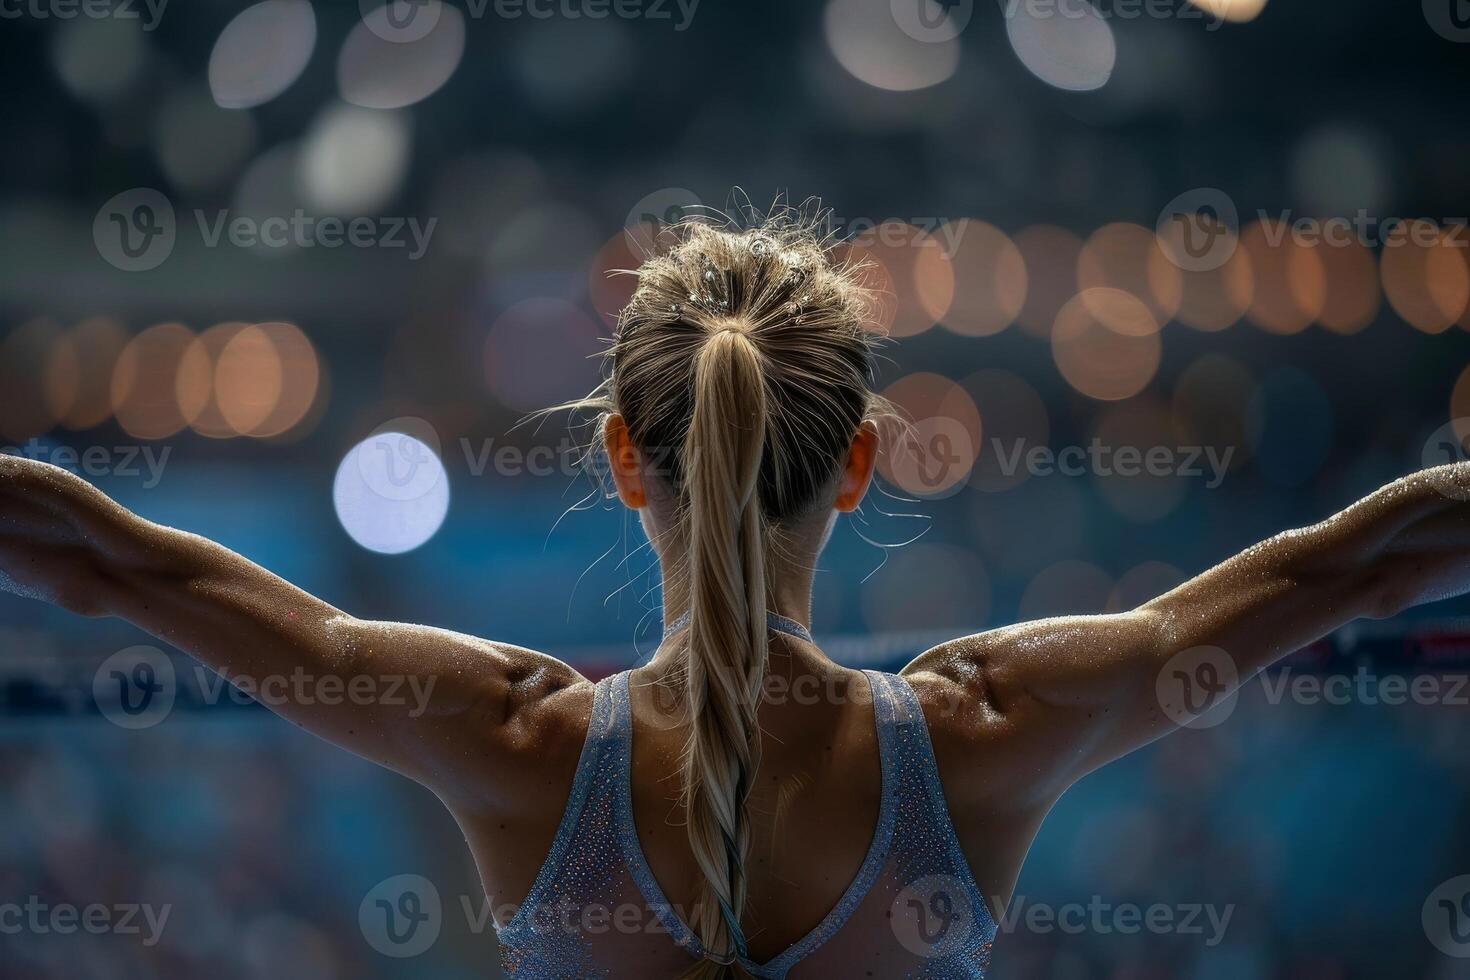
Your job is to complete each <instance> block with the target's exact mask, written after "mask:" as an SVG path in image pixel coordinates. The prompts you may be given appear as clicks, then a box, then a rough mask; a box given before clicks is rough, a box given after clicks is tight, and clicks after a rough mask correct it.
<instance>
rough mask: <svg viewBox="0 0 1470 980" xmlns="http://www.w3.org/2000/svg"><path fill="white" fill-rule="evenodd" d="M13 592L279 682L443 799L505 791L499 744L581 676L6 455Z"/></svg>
mask: <svg viewBox="0 0 1470 980" xmlns="http://www.w3.org/2000/svg"><path fill="white" fill-rule="evenodd" d="M0 587H5V588H8V589H10V590H11V591H16V592H19V593H21V594H23V595H29V596H32V597H34V598H38V599H42V600H45V601H49V602H52V603H55V604H57V605H60V606H62V607H64V608H66V609H69V610H72V611H73V612H77V613H80V614H82V615H88V616H104V615H106V616H118V617H121V618H123V619H126V620H128V621H129V622H132V623H134V624H135V625H137V626H139V627H140V628H142V629H144V630H146V631H147V632H149V633H151V634H153V635H154V636H156V637H158V638H159V639H160V640H163V641H165V642H167V643H170V644H172V645H174V646H176V647H178V648H180V649H181V650H184V651H185V652H187V653H189V654H191V655H192V656H194V657H196V658H197V659H199V660H200V661H202V662H203V663H205V664H207V665H208V666H210V667H212V668H214V669H215V670H216V671H219V672H220V673H222V674H223V675H224V676H225V677H226V678H236V677H240V676H242V675H243V676H244V677H246V678H249V679H250V680H251V681H253V682H255V683H257V684H260V683H263V682H268V683H271V684H273V685H274V690H275V691H276V692H278V696H273V697H270V698H269V699H264V700H266V703H267V705H268V706H269V707H270V708H271V709H272V710H274V711H275V712H276V713H278V714H280V715H282V716H283V717H285V718H287V719H289V720H291V721H293V722H295V723H297V724H298V725H300V726H301V727H303V728H306V729H307V730H309V731H311V732H313V733H315V734H316V735H319V736H321V737H322V738H325V739H327V740H329V741H331V742H334V743H336V744H337V745H340V746H342V747H344V748H346V749H348V750H350V751H352V752H355V753H357V754H358V755H361V756H364V757H365V758H368V759H370V760H372V761H374V762H378V763H381V764H383V765H386V766H388V767H390V768H392V769H395V770H397V771H399V772H401V773H403V774H405V775H407V776H410V777H412V778H414V779H417V780H419V781H420V782H424V783H426V784H428V785H430V786H431V787H432V788H434V789H435V790H436V791H437V792H440V794H441V795H445V794H446V793H448V794H450V795H456V794H474V793H480V792H494V791H495V783H496V780H495V779H494V778H493V777H494V776H495V774H496V768H495V763H496V750H497V749H499V748H503V747H505V746H513V745H515V744H517V743H518V742H523V741H525V740H526V739H527V738H528V736H530V735H531V734H533V733H531V732H528V731H526V730H525V729H526V727H527V726H529V725H532V724H535V723H537V719H535V718H533V717H531V716H532V715H534V714H535V712H534V711H531V710H527V709H528V706H534V705H537V704H539V703H540V702H541V701H542V699H543V698H545V697H546V696H547V695H549V694H552V693H554V692H556V691H558V690H560V689H562V688H566V687H570V686H572V685H574V684H576V683H577V682H579V681H580V680H581V678H580V677H579V676H578V675H577V674H576V672H575V671H573V670H572V669H571V668H569V667H567V666H566V665H565V664H562V663H560V662H559V661H556V660H554V659H552V658H550V657H546V656H542V655H540V654H536V653H533V652H531V651H529V650H522V649H520V648H517V647H512V646H506V645H503V644H497V643H490V642H487V641H485V640H480V639H476V638H474V637H470V636H465V635H462V634H458V633H452V632H448V631H446V630H439V629H432V628H429V627H425V626H413V625H408V624H402V623H381V622H366V621H363V620H359V619H356V618H354V617H352V616H349V615H347V614H346V613H343V612H341V611H340V610H338V609H335V608H333V607H332V606H330V605H328V604H327V603H325V602H323V601H321V600H320V599H317V598H316V597H315V596H312V595H310V594H308V593H306V592H304V591H302V590H301V589H298V588H296V587H295V586H293V585H292V584H291V583H289V582H287V581H285V580H284V579H281V578H279V577H277V576H276V575H273V574H271V573H270V572H268V571H266V570H265V569H263V568H261V567H260V566H258V565H256V564H254V563H253V562H250V561H248V560H246V559H245V558H243V557H241V556H240V555H238V554H236V553H234V552H232V551H230V550H229V549H227V548H224V547H222V546H220V545H218V544H215V543H214V542H212V541H209V540H207V539H205V538H202V537H199V536H198V535H195V534H189V533H187V532H184V531H178V530H174V529H173V528H168V527H163V526H161V525H158V524H154V523H152V522H150V521H147V520H144V519H143V518H141V517H139V516H137V515H136V514H133V513H131V512H130V511H128V510H127V509H125V508H123V507H122V506H120V505H118V504H117V503H115V502H114V501H112V500H111V499H109V498H108V497H107V496H106V495H104V494H103V493H101V492H100V491H99V490H97V489H96V488H95V487H93V486H91V485H90V484H88V483H86V482H85V481H83V480H81V479H79V478H77V477H75V476H73V475H72V474H70V473H67V472H66V471H64V470H61V469H58V468H57V467H54V466H49V465H47V464H45V463H37V462H33V461H30V460H24V459H17V458H15V457H10V456H3V455H0ZM354 685H355V686H354ZM390 689H391V690H390ZM303 691H305V692H307V694H306V696H302V695H301V692H303ZM353 692H356V693H353ZM470 775H473V776H474V777H475V778H474V779H467V778H465V777H467V776H470ZM487 775H488V776H490V777H492V778H491V779H488V780H487V779H486V778H485V777H486V776H487ZM461 802H465V803H476V802H485V801H481V800H468V799H465V800H461Z"/></svg>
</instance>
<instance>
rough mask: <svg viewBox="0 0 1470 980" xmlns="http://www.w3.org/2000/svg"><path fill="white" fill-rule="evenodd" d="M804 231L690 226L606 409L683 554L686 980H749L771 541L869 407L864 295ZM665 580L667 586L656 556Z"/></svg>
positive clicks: (638, 325)
mask: <svg viewBox="0 0 1470 980" xmlns="http://www.w3.org/2000/svg"><path fill="white" fill-rule="evenodd" d="M813 226H814V222H813V221H812V220H810V219H806V220H803V219H800V218H792V217H787V216H783V215H778V216H776V217H774V218H767V219H765V220H764V221H763V222H762V223H761V225H760V226H759V227H756V228H753V229H748V230H740V229H735V228H717V227H714V226H712V225H710V224H708V223H703V222H691V223H686V224H683V225H680V226H676V227H675V228H674V229H673V230H672V232H671V237H672V246H671V247H669V248H667V249H666V250H665V251H664V252H663V253H662V254H659V255H655V256H654V257H651V258H649V259H648V260H647V261H646V262H645V263H644V264H643V266H642V267H641V268H639V269H638V270H637V273H636V274H637V276H638V286H637V289H636V291H635V292H634V294H633V297H632V299H631V301H630V302H629V303H628V305H627V306H626V307H625V308H624V309H623V311H622V313H621V315H620V317H619V320H618V327H617V334H616V337H615V339H614V342H613V345H612V348H611V350H610V351H609V361H610V363H611V372H610V376H609V378H608V380H607V382H606V385H605V389H604V390H603V392H602V395H603V397H602V398H600V399H593V400H590V401H588V402H584V403H582V404H583V405H584V406H586V405H589V404H596V405H598V406H600V407H602V408H604V409H605V410H615V411H617V412H619V413H621V415H622V416H623V418H624V420H625V421H626V423H627V426H628V431H629V435H630V436H631V438H632V440H633V442H634V444H635V445H637V446H638V447H639V449H640V451H642V452H643V454H644V455H645V458H646V459H652V460H653V461H655V462H656V463H660V462H661V463H663V464H665V473H666V475H667V478H668V480H669V482H670V484H671V486H672V487H673V489H674V490H676V491H677V494H678V506H679V510H678V527H677V536H678V540H680V541H681V542H682V543H683V544H684V545H685V548H686V553H687V558H686V559H685V560H686V562H687V564H685V566H684V573H685V575H686V578H687V592H688V597H689V626H688V631H687V633H685V634H684V637H683V645H684V648H685V650H686V661H685V668H684V693H685V698H686V700H685V704H686V705H687V707H688V710H689V715H688V719H689V728H690V731H689V737H688V743H687V745H686V751H685V753H684V756H683V761H682V770H681V776H682V792H683V799H684V802H685V804H686V808H687V813H688V836H689V844H690V847H691V849H692V851H693V854H694V858H695V861H696V862H697V863H698V865H699V868H700V871H701V872H702V873H703V875H704V878H705V885H704V888H703V889H702V892H701V894H700V895H699V896H698V897H697V899H696V902H695V904H694V908H693V910H692V915H691V922H690V924H691V927H692V928H693V929H694V931H695V933H696V934H697V935H698V937H699V939H700V941H701V942H702V944H703V945H704V948H705V949H706V950H707V951H708V953H709V957H708V958H707V959H706V960H704V961H702V962H701V963H699V964H697V965H696V966H695V967H694V968H693V969H692V970H691V972H690V974H689V975H690V976H691V977H701V978H712V977H728V976H736V975H744V971H743V969H741V968H740V966H739V963H738V960H739V958H740V957H742V956H745V955H746V949H745V939H744V934H743V932H742V930H741V928H740V919H741V914H742V912H743V910H744V907H745V899H746V875H745V861H746V855H747V851H748V849H749V838H750V834H749V820H748V817H747V813H746V799H747V797H748V795H749V791H750V788H751V786H752V785H753V783H754V779H755V773H756V771H757V769H758V768H759V766H760V738H759V732H758V729H757V723H756V713H757V709H758V707H759V705H760V699H761V692H762V689H763V686H764V684H765V672H766V658H767V652H768V635H767V625H766V612H767V604H768V596H767V591H766V589H767V586H766V583H767V577H768V575H767V573H768V568H769V564H768V561H769V556H770V554H771V552H772V550H773V541H772V537H773V535H777V534H779V532H780V530H781V528H782V526H783V525H785V524H787V523H789V522H792V521H794V520H796V519H799V518H801V517H803V516H805V515H807V514H808V513H810V512H812V510H813V509H814V508H815V507H816V506H817V505H819V504H820V503H821V502H822V501H823V499H824V498H823V491H824V490H826V489H828V488H830V487H832V486H833V482H834V480H835V479H836V477H837V475H838V473H839V471H840V470H841V467H842V464H843V462H844V461H845V459H846V455H847V451H848V449H849V447H850V446H851V444H852V439H853V436H854V435H855V434H856V432H857V430H858V428H859V426H860V425H861V424H862V422H863V420H864V418H865V417H867V415H868V413H869V411H870V410H871V409H872V408H873V406H874V404H875V397H874V396H873V394H872V392H871V387H870V385H871V375H872V342H873V339H874V338H873V335H872V334H871V333H870V332H869V330H868V329H867V327H868V324H869V323H870V322H871V305H870V304H871V302H872V297H871V295H870V293H869V292H868V291H867V290H866V289H865V288H864V287H863V285H862V281H861V269H860V268H859V267H857V266H855V265H854V264H852V263H850V262H839V261H836V260H835V259H834V255H833V249H832V244H831V242H830V241H829V240H827V239H825V238H823V237H821V236H819V235H818V234H817V233H815V232H814V230H813ZM664 560H665V562H666V565H665V569H664V574H665V576H668V575H670V574H671V569H670V567H669V565H668V562H669V556H667V555H665V556H664Z"/></svg>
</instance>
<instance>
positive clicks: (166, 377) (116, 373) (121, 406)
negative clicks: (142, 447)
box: [112, 323, 202, 439]
mask: <svg viewBox="0 0 1470 980" xmlns="http://www.w3.org/2000/svg"><path fill="white" fill-rule="evenodd" d="M193 341H194V334H193V332H192V331H191V330H190V329H189V328H188V327H186V326H184V325H183V324H182V323H160V324H157V325H156V326H152V327H149V328H148V329H146V330H144V331H143V332H142V333H140V334H138V335H137V336H135V337H134V338H133V339H132V340H130V341H128V345H127V346H126V347H124V348H123V351H122V353H121V354H119V355H118V358H117V365H116V367H115V368H114V369H113V372H112V411H113V414H114V415H116V416H117V422H118V424H119V425H121V426H122V427H123V430H124V431H126V432H127V433H128V434H129V435H131V436H133V437H135V438H138V439H164V438H167V437H168V436H171V435H173V434H174V433H176V432H178V431H179V430H180V429H182V428H183V427H184V426H186V425H188V424H189V423H190V422H191V421H193V418H192V415H186V414H185V409H186V408H187V409H188V410H189V411H190V412H192V413H197V412H198V411H200V410H201V408H202V405H201V404H200V403H199V401H198V399H197V396H196V397H194V398H191V400H190V403H189V405H187V406H184V405H180V403H179V390H178V378H179V369H180V365H181V364H182V363H183V361H184V357H185V355H186V354H187V352H188V351H189V349H190V347H191V346H192V344H193Z"/></svg>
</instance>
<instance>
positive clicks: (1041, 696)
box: [905, 463, 1470, 805]
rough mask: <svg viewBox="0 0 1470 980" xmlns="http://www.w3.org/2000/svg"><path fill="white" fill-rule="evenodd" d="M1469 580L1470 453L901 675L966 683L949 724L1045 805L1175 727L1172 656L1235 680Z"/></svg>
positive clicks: (954, 645) (1184, 708)
mask: <svg viewBox="0 0 1470 980" xmlns="http://www.w3.org/2000/svg"><path fill="white" fill-rule="evenodd" d="M1467 591H1470V463H1455V464H1451V465H1449V466H1441V467H1436V468H1434V469H1430V470H1424V471H1422V472H1420V473H1416V474H1414V475H1412V476H1408V477H1405V478H1403V479H1401V480H1397V481H1395V482H1394V483H1391V484H1389V485H1388V486H1386V487H1384V488H1382V489H1381V490H1378V491H1377V492H1375V493H1373V494H1371V495H1370V496H1368V497H1366V498H1364V499H1363V500H1360V501H1358V502H1357V503H1355V504H1353V505H1352V506H1351V507H1348V508H1347V509H1346V510H1344V511H1342V512H1340V513H1338V514H1336V515H1334V516H1333V517H1330V518H1328V519H1327V520H1325V521H1322V522H1321V523H1319V524H1314V525H1312V526H1310V527H1305V528H1301V529H1298V530H1294V531H1287V532H1285V533H1282V534H1278V535H1277V536H1275V537H1273V538H1271V539H1269V540H1267V541H1264V542H1262V543H1260V544H1257V545H1254V546H1253V547H1250V548H1247V549H1246V550H1245V551H1243V552H1241V553H1240V554H1238V555H1236V556H1235V557H1234V558H1231V559H1230V560H1228V561H1226V562H1223V563H1222V564H1220V565H1217V566H1215V567H1214V568H1212V569H1210V570H1209V571H1207V572H1205V573H1204V574H1202V575H1199V576H1197V577H1196V578H1194V579H1191V580H1190V581H1189V582H1186V583H1185V584H1183V585H1181V586H1179V587H1178V588H1177V589H1174V590H1173V591H1172V592H1169V593H1167V594H1165V595H1162V596H1159V597H1158V598H1157V599H1154V600H1152V601H1150V602H1148V603H1145V604H1144V605H1142V606H1140V607H1138V608H1137V609H1134V610H1132V611H1131V612H1125V613H1119V614H1115V615H1101V616H1064V617H1060V618H1056V619H1047V620H1040V621H1036V622H1030V623H1022V624H1019V625H1016V626H1011V627H1007V628H1004V629H998V630H992V631H990V632H986V633H979V634H976V635H974V636H967V637H964V638H961V639H958V640H953V641H951V642H949V643H945V644H942V645H941V646H938V647H936V648H934V649H933V650H930V651H928V652H927V653H925V654H924V655H922V656H921V657H919V658H918V659H917V660H915V661H914V662H913V663H911V664H910V665H909V666H908V667H907V668H905V674H907V675H910V676H912V677H914V678H916V679H924V678H927V679H928V680H930V681H932V682H934V683H937V684H941V685H948V686H950V687H951V688H952V689H954V690H956V691H959V692H962V694H963V697H962V700H961V703H963V704H964V705H966V707H965V708H964V709H962V711H963V712H964V717H963V718H959V719H955V720H954V724H952V725H951V726H950V728H951V730H954V729H957V728H965V729H968V730H970V731H972V732H973V733H974V736H973V737H974V739H975V740H976V742H977V743H985V744H987V745H989V746H991V747H996V748H1001V749H1002V750H1003V751H1001V752H998V753H995V756H1000V755H1004V756H1006V759H1007V761H1006V762H1005V764H1004V770H1005V772H1004V775H1005V778H1004V779H1002V780H999V781H998V782H999V783H1000V784H1004V792H1007V793H1009V794H1011V795H1012V798H1013V799H1015V800H1016V802H1018V803H1020V804H1021V805H1026V804H1027V802H1028V801H1029V802H1030V803H1041V804H1049V802H1050V800H1052V799H1055V797H1056V796H1057V795H1058V794H1059V793H1060V792H1061V791H1062V790H1064V789H1065V788H1066V787H1067V786H1068V785H1070V784H1071V783H1072V782H1073V781H1075V780H1076V779H1078V778H1079V777H1081V776H1082V775H1084V774H1086V773H1087V772H1089V771H1091V770H1093V769H1095V768H1097V767H1098V766H1100V765H1102V764H1104V763H1106V762H1108V761H1110V760H1112V759H1116V758H1118V757H1119V756H1121V755H1124V754H1126V753H1128V752H1131V751H1133V750H1134V749H1136V748H1138V747H1140V746H1142V745H1144V744H1146V743H1148V742H1149V741H1151V740H1153V739H1155V738H1157V737H1159V736H1160V735H1163V734H1165V733H1167V732H1169V731H1172V730H1174V729H1175V728H1176V727H1177V725H1178V722H1179V719H1180V714H1181V712H1183V713H1185V714H1187V712H1188V709H1189V705H1182V704H1175V703H1171V701H1172V699H1173V697H1174V695H1175V694H1176V693H1179V692H1178V691H1177V689H1174V688H1172V687H1171V686H1170V685H1168V684H1165V685H1162V690H1163V691H1164V693H1163V694H1162V695H1161V685H1160V684H1159V683H1158V681H1159V678H1160V674H1161V671H1163V670H1165V668H1166V667H1176V666H1177V667H1179V668H1180V669H1183V670H1186V671H1188V670H1190V669H1192V668H1194V667H1197V666H1199V665H1201V664H1204V663H1205V662H1206V661H1209V662H1210V664H1211V665H1212V666H1211V667H1209V668H1207V669H1208V670H1209V673H1208V674H1207V675H1203V676H1202V679H1203V680H1205V681H1206V682H1207V683H1209V682H1216V681H1218V682H1221V683H1229V684H1230V685H1231V687H1234V686H1237V685H1238V684H1239V683H1244V682H1245V681H1246V680H1248V679H1250V678H1251V677H1252V676H1254V675H1255V674H1256V673H1257V672H1258V671H1260V670H1261V669H1262V668H1264V667H1266V666H1269V665H1270V664H1272V663H1273V662H1275V661H1277V660H1279V659H1281V658H1282V657H1284V656H1286V655H1287V654H1290V653H1292V652H1293V651H1295V650H1297V649H1300V648H1301V647H1303V646H1306V645H1307V644H1309V643H1311V642H1312V641H1314V640H1316V639H1318V638H1320V637H1322V636H1324V635H1326V634H1328V633H1330V632H1332V631H1333V630H1334V629H1336V628H1337V627H1339V626H1342V625H1343V624H1345V623H1348V622H1351V621H1352V620H1354V619H1356V618H1358V617H1363V616H1367V617H1373V618H1386V617H1389V616H1393V615H1396V614H1397V613H1399V612H1401V611H1403V610H1404V609H1407V608H1409V607H1410V606H1413V605H1416V604H1418V603H1422V602H1428V601H1431V600H1434V599H1441V598H1447V597H1449V596H1454V595H1459V594H1462V593H1464V592H1467ZM1176 657H1178V658H1179V659H1177V660H1176V659H1175V658H1176ZM1222 658H1228V659H1222ZM1222 665H1225V669H1218V668H1219V667H1221V666H1222ZM1171 672H1172V671H1171ZM1217 693H1219V692H1217ZM1214 703H1218V698H1216V699H1215V702H1214ZM998 788H999V787H998Z"/></svg>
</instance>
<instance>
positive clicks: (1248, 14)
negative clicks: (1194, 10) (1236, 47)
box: [1189, 0, 1266, 24]
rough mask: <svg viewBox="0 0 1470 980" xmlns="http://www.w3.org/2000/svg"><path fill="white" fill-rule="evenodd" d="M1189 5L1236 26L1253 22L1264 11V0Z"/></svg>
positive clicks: (1205, 1) (1223, 0) (1207, 0)
mask: <svg viewBox="0 0 1470 980" xmlns="http://www.w3.org/2000/svg"><path fill="white" fill-rule="evenodd" d="M1189 2H1190V3H1192V4H1194V5H1195V6H1196V7H1198V8H1200V9H1201V10H1203V11H1204V12H1205V13H1207V14H1209V15H1210V16H1211V17H1218V18H1219V19H1220V20H1228V21H1232V22H1234V23H1237V24H1243V23H1245V22H1246V21H1251V20H1255V19H1256V18H1257V17H1259V16H1260V15H1261V11H1262V10H1265V9H1266V0H1189Z"/></svg>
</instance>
